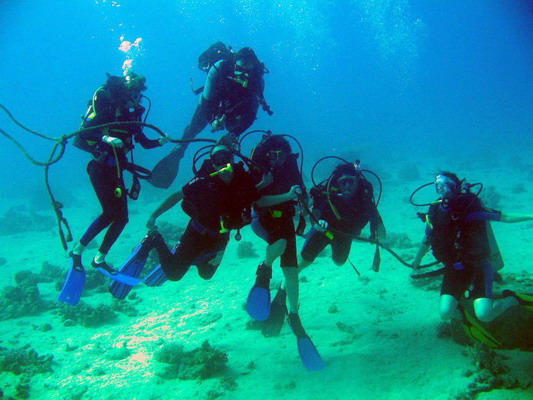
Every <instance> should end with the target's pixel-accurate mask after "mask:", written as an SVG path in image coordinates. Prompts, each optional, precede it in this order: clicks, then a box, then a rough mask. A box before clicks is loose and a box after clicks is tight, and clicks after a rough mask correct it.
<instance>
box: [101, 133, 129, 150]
mask: <svg viewBox="0 0 533 400" xmlns="http://www.w3.org/2000/svg"><path fill="white" fill-rule="evenodd" d="M102 142H104V143H107V144H108V145H110V146H111V147H119V148H122V147H124V142H123V141H122V140H120V139H119V138H116V137H113V136H109V135H104V136H102Z"/></svg>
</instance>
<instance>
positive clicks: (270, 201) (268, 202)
mask: <svg viewBox="0 0 533 400" xmlns="http://www.w3.org/2000/svg"><path fill="white" fill-rule="evenodd" d="M301 194H302V189H301V188H300V186H298V185H294V186H293V187H291V190H289V191H288V192H287V193H283V194H275V195H267V196H262V197H261V198H260V199H259V200H257V201H256V202H255V204H256V205H257V206H258V207H270V206H274V205H276V204H281V203H285V202H287V201H291V200H296V199H297V198H298V196H300V195H301Z"/></svg>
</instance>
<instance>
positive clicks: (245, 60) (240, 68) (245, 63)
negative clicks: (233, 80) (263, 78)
mask: <svg viewBox="0 0 533 400" xmlns="http://www.w3.org/2000/svg"><path fill="white" fill-rule="evenodd" d="M259 64H261V62H260V61H259V58H257V55H256V54H255V52H254V51H253V50H252V48H251V47H243V48H242V49H240V50H239V51H238V52H237V54H236V55H235V71H236V72H241V73H242V72H251V71H253V70H254V69H255V68H256V67H257V66H258V65H259Z"/></svg>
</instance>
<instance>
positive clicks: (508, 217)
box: [500, 212, 533, 223]
mask: <svg viewBox="0 0 533 400" xmlns="http://www.w3.org/2000/svg"><path fill="white" fill-rule="evenodd" d="M531 220H533V214H520V213H506V212H502V213H501V215H500V222H509V223H513V222H524V221H531Z"/></svg>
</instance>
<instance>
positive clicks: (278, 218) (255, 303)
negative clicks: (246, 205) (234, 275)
mask: <svg viewBox="0 0 533 400" xmlns="http://www.w3.org/2000/svg"><path fill="white" fill-rule="evenodd" d="M285 136H287V135H271V134H268V135H265V136H263V138H262V140H261V142H260V143H259V144H258V145H257V146H256V147H255V149H254V151H253V153H252V157H251V160H252V161H253V162H254V164H253V167H252V171H253V172H252V173H253V174H254V175H255V179H256V181H259V179H261V178H262V177H265V178H263V182H265V181H267V183H268V185H266V186H265V185H258V188H259V192H260V193H261V195H262V197H261V200H260V201H258V202H256V203H255V205H254V213H253V216H252V229H253V231H254V232H255V234H256V235H257V236H259V237H260V238H262V239H264V240H265V241H266V242H267V243H268V246H267V248H266V255H265V259H264V261H262V262H261V264H259V266H258V267H257V271H256V279H255V283H254V285H253V287H252V289H251V290H250V292H249V294H248V298H247V300H246V311H247V312H248V314H249V315H250V316H251V317H252V318H254V319H255V320H257V321H263V322H264V323H263V325H262V328H261V331H262V333H263V335H264V336H265V337H269V336H274V335H277V334H279V330H280V329H281V328H278V327H280V326H281V325H283V321H284V320H285V317H286V316H287V315H288V320H289V324H290V327H291V329H292V331H293V333H294V335H295V336H296V340H297V346H298V352H299V354H300V359H301V360H302V362H303V364H304V366H305V367H306V368H307V369H309V370H320V369H322V368H324V367H325V366H326V364H325V362H324V360H322V357H321V356H320V354H319V353H318V350H317V349H316V347H315V345H314V343H313V342H312V341H311V338H310V337H309V335H308V334H307V332H306V331H305V329H304V327H303V325H302V321H301V319H300V316H299V314H298V308H299V304H298V300H299V292H300V290H299V282H298V259H297V254H296V229H295V227H294V221H293V218H294V216H295V210H294V207H295V205H296V204H297V202H298V201H299V200H300V199H302V201H306V200H307V196H306V193H305V186H304V184H303V180H302V175H301V173H300V170H299V168H298V163H297V158H298V154H294V153H292V149H291V146H290V144H289V142H288V141H287V139H286V138H285ZM258 166H261V167H258ZM277 258H280V266H281V270H282V271H283V276H284V278H285V286H284V287H285V288H284V289H280V290H278V292H277V294H276V297H275V299H274V301H273V302H272V304H271V302H270V279H271V278H272V264H273V263H274V261H275V260H276V259H277ZM286 299H288V301H289V309H288V310H287V306H286V304H285V303H286ZM273 330H274V331H277V332H276V333H273V332H272V331H273Z"/></svg>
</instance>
